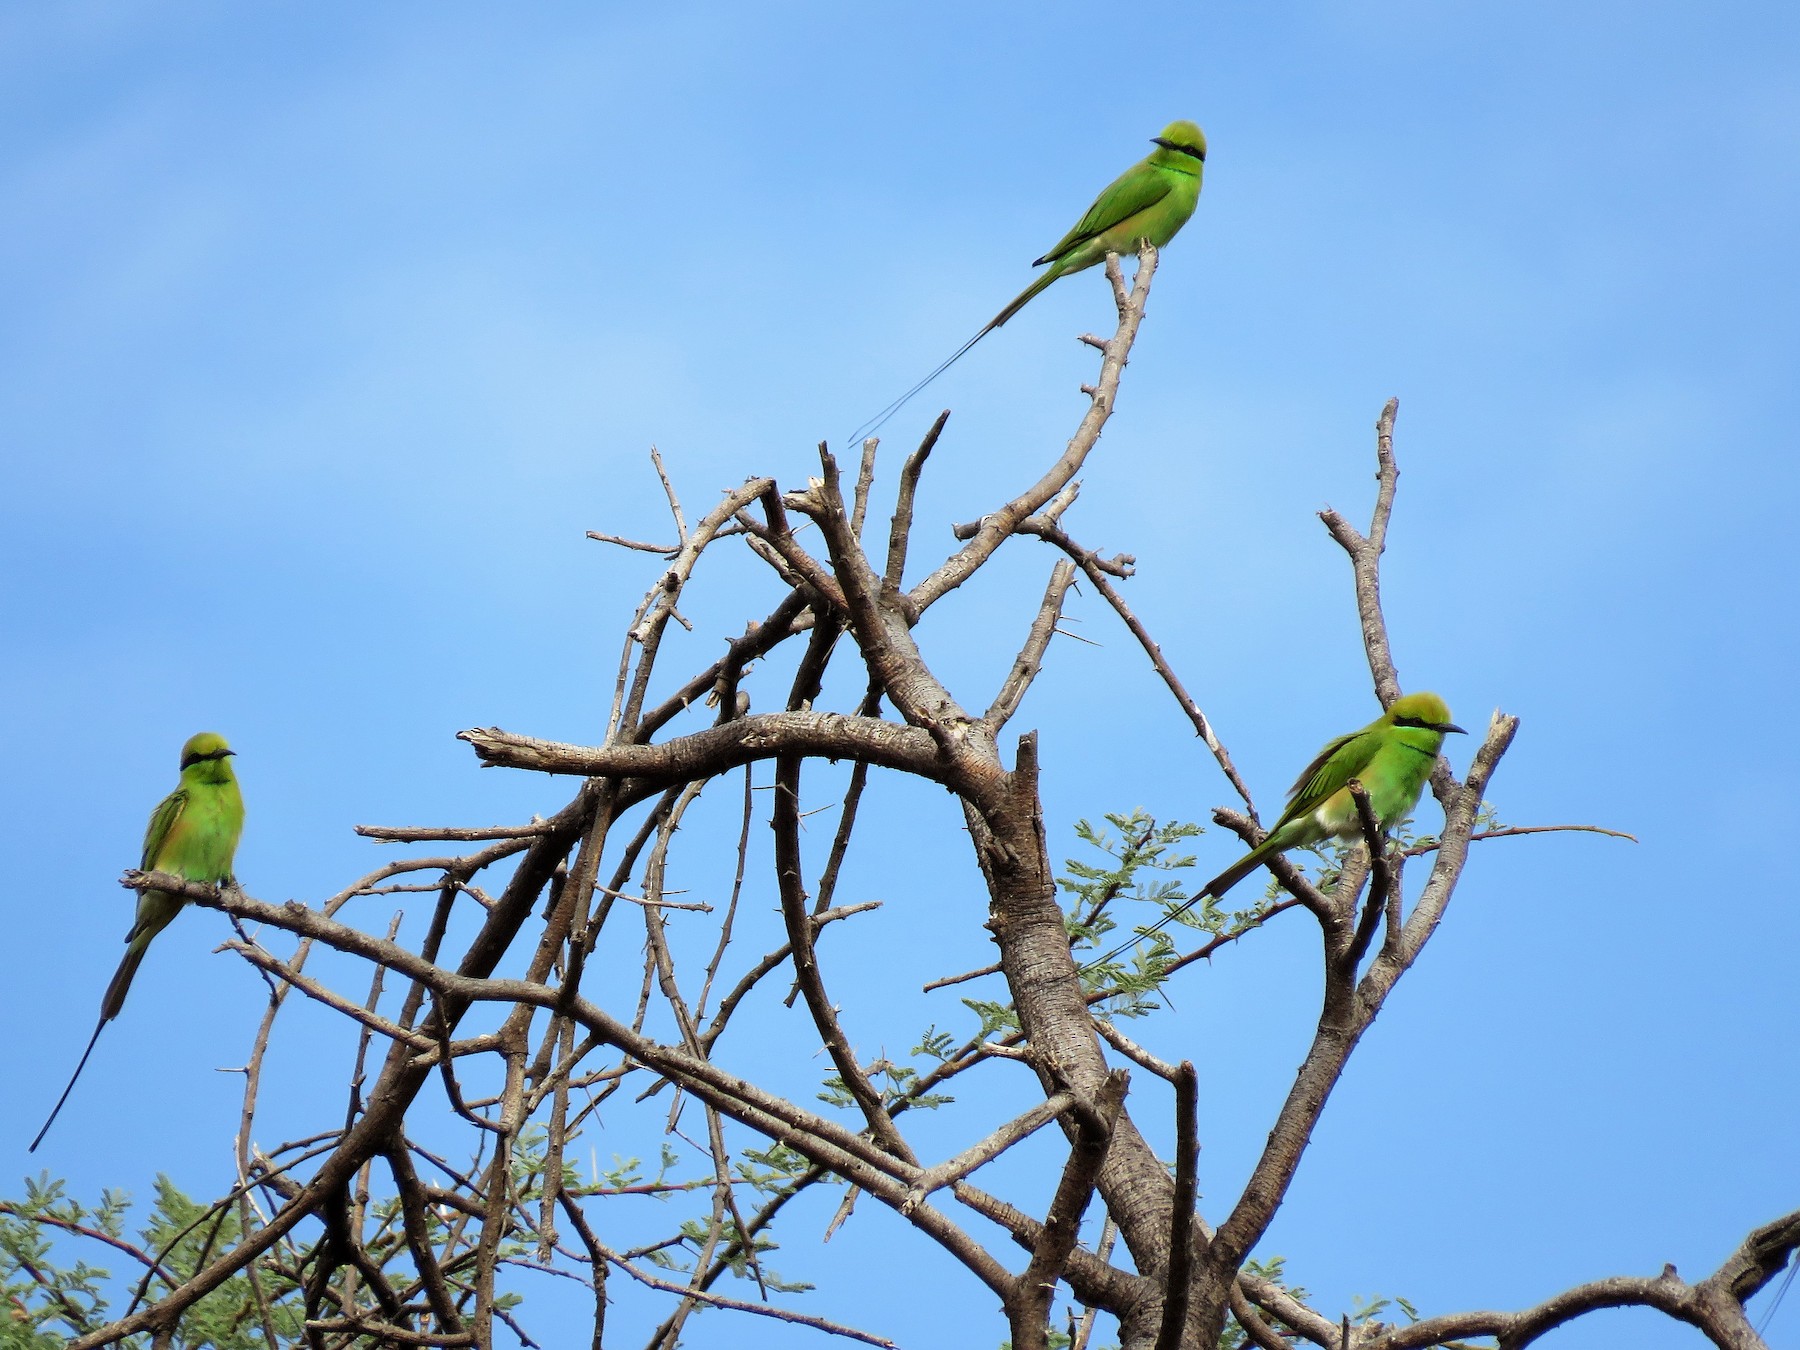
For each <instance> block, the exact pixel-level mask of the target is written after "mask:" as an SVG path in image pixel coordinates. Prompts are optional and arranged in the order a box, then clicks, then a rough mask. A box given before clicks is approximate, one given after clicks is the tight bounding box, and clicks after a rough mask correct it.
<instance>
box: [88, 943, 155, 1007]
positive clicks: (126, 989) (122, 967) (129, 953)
mask: <svg viewBox="0 0 1800 1350" xmlns="http://www.w3.org/2000/svg"><path fill="white" fill-rule="evenodd" d="M159 931H160V930H159ZM150 936H151V937H154V936H155V934H154V933H153V934H151V935H150ZM149 950H150V938H149V937H146V938H145V939H144V940H143V941H142V942H139V941H136V940H135V939H134V940H133V941H132V944H131V945H130V946H129V947H127V948H126V949H125V955H124V956H123V957H122V958H121V959H120V961H119V968H118V969H117V970H115V971H114V972H113V977H112V983H111V984H109V985H107V986H106V993H105V994H104V995H103V996H102V997H101V999H100V1020H101V1021H102V1022H110V1021H112V1020H113V1018H115V1017H117V1016H118V1015H119V1009H121V1008H123V1007H124V1006H125V995H126V994H128V993H130V992H131V981H132V978H133V977H134V976H135V975H136V974H137V968H138V967H139V966H140V965H142V964H143V963H144V953H145V952H147V951H149Z"/></svg>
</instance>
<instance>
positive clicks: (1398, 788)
mask: <svg viewBox="0 0 1800 1350" xmlns="http://www.w3.org/2000/svg"><path fill="white" fill-rule="evenodd" d="M1452 731H1456V732H1460V731H1462V728H1461V727H1459V726H1457V725H1456V724H1455V723H1454V722H1452V721H1451V720H1450V709H1449V707H1448V706H1447V705H1446V704H1445V702H1444V700H1443V699H1441V698H1439V697H1438V696H1437V695H1436V694H1406V695H1403V696H1402V697H1400V698H1397V699H1395V700H1394V705H1393V707H1391V708H1389V709H1388V710H1387V711H1386V712H1384V713H1383V714H1382V715H1381V716H1380V717H1377V718H1376V719H1375V720H1374V721H1373V722H1371V723H1369V725H1368V726H1366V727H1364V728H1363V729H1362V730H1360V731H1352V732H1351V733H1350V734H1349V735H1347V736H1339V737H1338V738H1337V739H1336V740H1335V741H1332V742H1331V743H1330V744H1329V745H1327V746H1326V747H1325V748H1324V749H1323V750H1321V751H1319V754H1318V758H1316V759H1314V760H1313V762H1312V763H1311V764H1308V765H1307V766H1306V771H1305V772H1304V773H1302V774H1301V775H1300V778H1299V780H1298V781H1297V782H1296V783H1295V784H1294V786H1293V788H1292V790H1291V791H1290V792H1289V794H1288V804H1287V809H1286V810H1284V811H1283V812H1282V813H1281V819H1279V820H1277V821H1276V822H1275V824H1274V825H1273V826H1272V827H1271V828H1270V830H1269V833H1268V836H1267V837H1266V838H1265V839H1264V840H1263V841H1262V843H1260V844H1258V845H1257V846H1256V847H1255V848H1253V849H1251V850H1250V851H1249V852H1248V853H1246V854H1245V855H1244V856H1243V857H1241V858H1239V859H1238V860H1237V861H1236V862H1234V863H1233V864H1232V865H1231V866H1230V867H1227V868H1226V869H1225V870H1224V871H1223V872H1221V873H1219V875H1218V876H1216V877H1214V878H1213V879H1212V880H1211V881H1209V882H1207V883H1206V885H1205V886H1203V887H1201V888H1200V892H1199V893H1198V894H1197V895H1195V896H1194V898H1193V899H1191V900H1189V901H1188V902H1187V903H1186V904H1183V905H1182V906H1180V907H1179V908H1177V909H1175V910H1173V911H1171V912H1170V913H1168V914H1166V915H1164V916H1163V917H1162V919H1160V920H1159V921H1158V922H1156V923H1154V924H1152V925H1151V926H1150V927H1149V928H1146V929H1144V930H1143V931H1142V932H1140V933H1139V934H1138V937H1135V938H1133V939H1132V940H1131V942H1128V943H1126V944H1124V946H1121V947H1118V948H1115V949H1114V950H1113V951H1110V952H1108V953H1107V954H1106V955H1105V956H1103V957H1101V958H1100V960H1098V961H1094V962H1090V963H1089V964H1090V965H1099V964H1101V962H1103V961H1110V960H1112V958H1113V957H1115V956H1117V955H1118V954H1119V953H1120V952H1122V951H1124V950H1126V948H1128V947H1130V946H1132V945H1133V944H1134V943H1136V942H1137V940H1138V938H1142V937H1148V936H1149V935H1150V934H1151V933H1154V932H1157V931H1159V930H1160V929H1162V928H1165V927H1167V926H1168V925H1169V923H1170V922H1171V921H1173V920H1174V919H1175V918H1176V916H1177V915H1180V914H1184V913H1186V912H1187V911H1188V910H1190V909H1192V908H1193V907H1194V906H1195V905H1197V904H1199V903H1200V901H1202V900H1204V899H1205V898H1206V897H1207V896H1209V895H1210V896H1214V897H1217V896H1222V895H1224V894H1225V892H1227V891H1229V890H1230V889H1231V888H1232V887H1233V886H1235V885H1237V884H1238V882H1240V881H1242V880H1243V879H1244V878H1245V877H1247V876H1249V875H1250V873H1252V872H1254V871H1255V870H1256V869H1257V868H1258V867H1260V866H1262V864H1263V863H1264V862H1265V861H1266V860H1267V859H1269V858H1272V857H1274V856H1275V855H1276V854H1277V853H1285V852H1287V851H1288V850H1289V849H1290V848H1304V847H1305V846H1306V845H1308V844H1316V843H1318V842H1319V841H1320V840H1322V839H1327V838H1332V837H1335V838H1338V839H1356V838H1358V837H1359V836H1360V835H1361V834H1362V825H1361V823H1360V822H1359V821H1358V820H1357V816H1356V801H1355V799H1354V798H1353V797H1352V796H1351V795H1350V780H1351V779H1355V780H1356V781H1357V782H1359V783H1361V784H1362V787H1363V791H1364V792H1365V793H1367V794H1368V797H1369V805H1370V807H1372V808H1373V809H1374V812H1375V818H1376V819H1377V820H1379V821H1380V822H1381V828H1382V829H1384V830H1387V829H1391V828H1393V827H1394V826H1395V825H1397V824H1398V823H1399V822H1400V821H1402V820H1404V819H1405V818H1406V816H1407V813H1408V812H1410V811H1411V810H1412V809H1413V807H1414V806H1415V805H1417V803H1418V800H1419V794H1420V793H1422V792H1423V791H1424V790H1425V783H1426V781H1427V780H1428V779H1429V778H1430V777H1431V770H1432V767H1433V766H1434V765H1436V763H1437V758H1438V750H1439V749H1440V748H1441V747H1442V746H1443V744H1444V736H1445V735H1446V734H1447V733H1449V732H1452ZM1084 969H1086V967H1084Z"/></svg>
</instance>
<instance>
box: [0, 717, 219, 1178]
mask: <svg viewBox="0 0 1800 1350" xmlns="http://www.w3.org/2000/svg"><path fill="white" fill-rule="evenodd" d="M235 753H236V752H235V751H234V750H232V748H231V747H230V746H228V745H227V744H225V738H224V737H223V736H221V735H219V734H218V733H217V732H214V731H202V732H201V733H200V734H199V735H197V736H190V737H189V738H188V742H187V744H186V745H184V746H182V747H181V785H180V786H179V787H177V788H176V789H175V790H174V791H173V792H171V793H170V794H169V795H168V796H166V797H164V798H163V799H162V801H161V802H159V803H158V804H157V807H156V810H154V811H153V812H151V813H150V825H149V828H148V829H146V830H145V831H144V857H143V861H142V862H141V863H140V864H139V867H140V868H141V869H142V870H143V871H146V872H171V873H173V874H174V875H176V876H178V877H186V878H187V879H188V880H189V881H203V882H207V883H210V884H213V885H217V884H219V883H220V882H225V881H229V880H231V860H232V856H233V855H234V854H235V853H236V852H237V845H238V835H239V834H241V833H242V832H243V829H244V799H243V797H242V796H241V795H239V793H238V782H237V775H236V774H234V773H233V772H232V771H231V763H230V759H231V756H232V755H233V754H235ZM186 903H187V902H186V901H185V900H183V899H182V898H181V897H180V896H178V895H170V894H169V893H168V892H167V891H141V892H139V894H138V903H137V920H136V922H134V923H133V924H132V925H131V931H130V932H129V933H127V934H126V935H125V942H126V947H125V956H124V959H122V960H121V961H120V962H119V969H118V970H117V971H116V972H115V973H114V975H113V977H112V983H111V984H109V985H107V986H106V994H105V996H104V997H103V998H101V1000H100V1020H99V1022H98V1023H97V1024H95V1027H94V1034H93V1036H92V1037H90V1038H89V1040H88V1044H87V1049H86V1050H84V1051H83V1052H82V1055H81V1063H79V1064H77V1065H76V1066H75V1072H74V1074H72V1075H71V1076H70V1078H69V1086H68V1087H66V1088H64V1089H63V1094H62V1096H60V1097H58V1098H57V1099H56V1106H55V1109H54V1110H52V1111H51V1112H50V1119H49V1120H46V1121H45V1122H44V1128H43V1129H41V1130H39V1131H38V1135H37V1138H36V1139H33V1140H32V1141H31V1149H30V1151H31V1152H33V1153H35V1152H36V1151H37V1146H38V1145H39V1144H41V1143H43V1142H44V1136H45V1135H46V1134H48V1133H49V1132H50V1126H51V1125H52V1124H54V1123H55V1121H56V1117H57V1113H58V1112H60V1111H61V1110H62V1108H63V1103H64V1102H66V1101H68V1100H69V1093H70V1092H71V1091H72V1090H73V1089H74V1087H75V1080H76V1079H77V1078H80V1077H81V1071H82V1069H84V1068H86V1067H87V1062H88V1056H89V1055H91V1054H93V1053H94V1042H95V1041H98V1040H99V1039H100V1031H101V1028H103V1027H104V1026H105V1025H106V1024H107V1023H108V1022H110V1021H112V1019H113V1018H115V1017H117V1016H118V1015H119V1009H121V1008H122V1007H124V1006H125V995H126V993H127V992H128V991H129V990H130V988H131V978H132V976H134V975H136V974H137V968H138V966H139V964H141V963H142V961H143V959H144V953H145V952H146V951H148V950H149V949H150V943H151V942H152V941H153V940H154V939H155V938H156V935H157V934H158V933H160V932H162V930H163V929H165V928H167V927H168V926H169V922H170V920H172V919H173V918H174V917H175V916H176V914H178V913H180V911H181V907H182V905H184V904H186Z"/></svg>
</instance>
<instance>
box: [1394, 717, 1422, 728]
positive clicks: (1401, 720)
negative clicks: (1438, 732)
mask: <svg viewBox="0 0 1800 1350" xmlns="http://www.w3.org/2000/svg"><path fill="white" fill-rule="evenodd" d="M1394 725H1395V726H1397V727H1418V728H1420V729H1421V730H1424V729H1427V728H1430V727H1431V723H1429V722H1427V721H1426V720H1425V719H1424V718H1423V717H1396V718H1395V719H1394Z"/></svg>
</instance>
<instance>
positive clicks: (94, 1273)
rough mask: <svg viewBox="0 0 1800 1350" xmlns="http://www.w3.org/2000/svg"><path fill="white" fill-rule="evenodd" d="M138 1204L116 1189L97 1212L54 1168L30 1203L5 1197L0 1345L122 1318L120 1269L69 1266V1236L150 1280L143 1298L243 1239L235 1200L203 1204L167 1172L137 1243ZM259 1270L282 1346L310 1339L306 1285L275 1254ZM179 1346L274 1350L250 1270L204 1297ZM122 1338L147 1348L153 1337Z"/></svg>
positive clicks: (131, 1346)
mask: <svg viewBox="0 0 1800 1350" xmlns="http://www.w3.org/2000/svg"><path fill="white" fill-rule="evenodd" d="M130 1208H131V1200H130V1197H129V1196H126V1195H124V1194H122V1193H120V1192H117V1191H110V1190H109V1191H103V1192H101V1198H100V1203H99V1204H98V1205H95V1206H93V1207H91V1208H90V1207H88V1206H86V1205H84V1204H82V1203H81V1202H80V1201H78V1200H75V1199H72V1198H71V1197H69V1196H68V1195H67V1194H66V1193H65V1190H64V1186H63V1183H62V1182H61V1181H53V1180H51V1179H50V1178H49V1176H48V1175H47V1174H46V1175H43V1176H41V1177H40V1178H39V1179H37V1180H36V1181H33V1180H31V1179H29V1178H27V1180H26V1182H25V1198H24V1199H23V1200H21V1201H18V1202H11V1201H0V1301H3V1302H4V1304H5V1305H6V1307H5V1313H6V1315H5V1316H4V1317H3V1318H0V1350H50V1348H51V1347H55V1346H60V1345H63V1344H64V1343H65V1341H66V1340H67V1339H68V1337H69V1336H71V1335H80V1334H82V1333H84V1332H88V1331H92V1330H95V1329H96V1328H98V1327H100V1326H101V1325H103V1324H104V1323H105V1322H106V1321H107V1320H109V1319H110V1318H111V1317H114V1316H118V1315H120V1314H119V1313H114V1312H111V1311H109V1308H110V1304H111V1301H112V1300H113V1299H114V1298H115V1297H117V1296H118V1295H119V1293H120V1291H121V1287H122V1286H121V1285H120V1284H119V1283H118V1282H116V1281H115V1280H114V1279H113V1275H112V1271H111V1269H110V1268H109V1267H106V1266H95V1265H90V1264H88V1262H87V1261H85V1260H82V1259H80V1258H77V1259H76V1260H75V1261H74V1262H73V1263H72V1264H68V1265H64V1264H62V1257H61V1251H62V1242H61V1235H67V1236H68V1237H83V1238H86V1239H89V1240H93V1241H99V1242H102V1243H105V1244H106V1245H107V1248H108V1249H109V1250H112V1251H115V1252H117V1254H118V1257H119V1264H120V1266H121V1267H122V1268H123V1269H124V1270H125V1271H127V1272H128V1274H129V1276H130V1278H131V1279H132V1280H133V1281H134V1285H133V1290H132V1293H133V1294H134V1295H135V1294H136V1292H137V1291H136V1287H135V1286H136V1284H137V1283H143V1284H144V1285H145V1289H144V1292H143V1297H145V1298H151V1299H154V1298H157V1297H159V1296H161V1295H162V1294H164V1293H166V1292H168V1291H169V1290H170V1289H172V1288H174V1287H175V1286H176V1285H179V1284H181V1283H182V1282H184V1281H186V1280H188V1279H190V1278H192V1277H193V1275H194V1274H195V1273H196V1272H197V1271H198V1270H199V1269H200V1267H201V1266H202V1265H204V1264H205V1263H206V1261H207V1260H209V1259H210V1258H211V1257H212V1256H214V1255H216V1254H217V1253H218V1252H220V1251H222V1250H224V1249H225V1248H227V1247H228V1246H230V1245H232V1244H234V1243H235V1242H236V1241H237V1239H238V1234H239V1223H238V1212H237V1210H236V1208H235V1207H234V1206H217V1207H213V1208H210V1209H207V1208H203V1207H201V1206H200V1205H198V1204H196V1203H194V1201H193V1200H191V1199H190V1198H189V1197H188V1196H186V1195H185V1194H183V1193H182V1191H181V1190H180V1189H179V1188H178V1187H177V1186H176V1185H175V1184H174V1183H173V1182H172V1181H170V1180H169V1179H168V1178H167V1177H158V1178H157V1180H156V1205H155V1208H154V1209H153V1210H152V1211H151V1213H150V1215H149V1217H148V1220H147V1222H146V1223H145V1226H144V1228H143V1230H142V1232H141V1233H140V1234H139V1235H138V1236H137V1238H135V1239H133V1238H131V1237H127V1236H126V1233H125V1222H126V1216H127V1214H128V1212H129V1211H130ZM114 1244H116V1245H114ZM147 1268H148V1269H149V1272H150V1273H149V1275H148V1277H147V1279H146V1276H145V1270H146V1269H147ZM256 1275H257V1281H258V1283H259V1284H260V1285H261V1288H262V1293H263V1297H264V1299H265V1301H266V1304H267V1307H268V1318H269V1324H270V1326H272V1328H273V1330H274V1334H275V1340H274V1342H273V1343H274V1344H276V1345H294V1344H299V1343H301V1341H302V1331H301V1323H302V1321H303V1313H302V1309H301V1306H300V1300H299V1298H298V1297H297V1293H298V1290H297V1286H296V1285H295V1284H294V1282H293V1280H292V1279H290V1278H288V1277H287V1276H286V1275H284V1274H283V1273H282V1272H281V1271H280V1270H279V1269H278V1268H277V1267H276V1265H275V1264H274V1262H272V1261H269V1260H264V1261H260V1262H258V1263H257V1266H256ZM171 1343H172V1344H173V1345H175V1346H178V1347H181V1348H182V1350H203V1348H206V1350H267V1347H268V1346H269V1345H270V1344H271V1342H270V1341H269V1340H268V1338H267V1335H266V1333H265V1329H264V1324H263V1320H262V1314H261V1312H260V1311H259V1309H258V1306H257V1301H256V1295H255V1291H254V1290H253V1289H252V1287H251V1282H250V1279H249V1277H248V1275H245V1274H239V1275H234V1276H233V1277H232V1278H231V1279H229V1280H227V1281H225V1283H224V1284H222V1285H220V1286H219V1288H217V1289H215V1290H214V1291H213V1292H212V1293H210V1294H208V1295H207V1296H206V1297H205V1298H203V1299H201V1300H200V1301H199V1302H198V1303H196V1304H195V1305H194V1306H193V1308H191V1309H190V1310H189V1311H188V1313H187V1314H186V1316H185V1317H183V1319H182V1323H181V1326H180V1328H179V1329H178V1330H177V1331H176V1333H175V1336H174V1338H173V1341H172V1342H171ZM120 1344H121V1345H123V1346H125V1347H128V1350H142V1347H144V1346H147V1345H148V1344H149V1337H147V1336H146V1337H132V1338H128V1339H126V1340H124V1341H121V1342H120Z"/></svg>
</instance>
